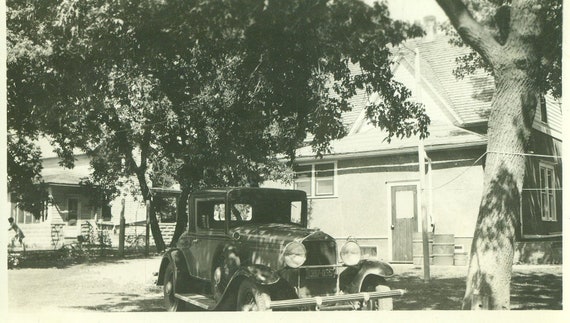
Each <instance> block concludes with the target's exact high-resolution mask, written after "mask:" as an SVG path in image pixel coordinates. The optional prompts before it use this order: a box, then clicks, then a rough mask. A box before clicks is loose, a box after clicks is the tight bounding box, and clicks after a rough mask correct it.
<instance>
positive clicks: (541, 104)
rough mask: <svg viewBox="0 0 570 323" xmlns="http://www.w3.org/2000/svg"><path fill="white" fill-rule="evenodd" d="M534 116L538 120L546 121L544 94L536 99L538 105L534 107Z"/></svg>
mask: <svg viewBox="0 0 570 323" xmlns="http://www.w3.org/2000/svg"><path fill="white" fill-rule="evenodd" d="M536 112H537V113H536V114H537V115H536V116H535V117H536V118H538V120H540V121H542V122H544V123H547V122H548V118H547V112H546V99H545V97H544V95H541V96H540V98H539V100H538V107H537V109H536Z"/></svg>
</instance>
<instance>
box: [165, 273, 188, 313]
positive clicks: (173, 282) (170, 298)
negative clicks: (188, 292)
mask: <svg viewBox="0 0 570 323" xmlns="http://www.w3.org/2000/svg"><path fill="white" fill-rule="evenodd" d="M180 283H181V281H180V280H179V275H178V274H177V273H176V270H175V269H174V265H173V264H172V263H169V264H168V266H167V267H166V271H165V272H164V286H163V292H164V305H165V307H166V310H167V311H169V312H180V311H184V310H185V309H186V307H187V304H186V303H185V302H184V301H183V300H181V299H178V298H176V297H175V296H174V293H175V292H176V291H177V290H178V291H179V292H180V286H181V285H180Z"/></svg>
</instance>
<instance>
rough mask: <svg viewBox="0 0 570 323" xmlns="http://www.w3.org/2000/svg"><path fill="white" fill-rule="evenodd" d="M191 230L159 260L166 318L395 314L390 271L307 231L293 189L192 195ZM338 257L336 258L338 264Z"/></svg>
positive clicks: (302, 199)
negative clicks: (209, 313) (197, 311)
mask: <svg viewBox="0 0 570 323" xmlns="http://www.w3.org/2000/svg"><path fill="white" fill-rule="evenodd" d="M188 214H189V218H188V227H187V231H186V232H184V233H183V234H182V236H181V237H180V239H179V240H178V243H177V245H176V248H172V249H169V250H168V251H167V252H166V253H165V254H164V257H163V259H162V262H161V265H160V270H159V274H158V281H157V282H158V284H159V285H163V290H164V301H165V305H166V308H167V309H168V310H169V311H180V310H184V309H187V308H188V307H191V306H189V304H192V305H194V306H199V307H202V308H204V309H208V310H222V311H227V310H243V311H252V310H253V311H261V310H314V309H317V310H352V309H359V310H378V309H392V297H394V296H400V295H402V294H403V293H404V291H403V290H390V288H389V287H387V286H386V281H385V278H387V277H390V276H391V275H392V274H393V270H392V267H390V265H389V264H387V263H384V262H381V261H373V260H363V259H361V251H360V246H359V245H358V244H357V242H356V241H354V240H352V239H348V240H347V241H346V242H345V243H344V245H343V246H342V247H341V248H340V252H339V251H338V250H337V243H336V241H335V240H334V239H333V238H332V237H331V236H329V235H327V234H326V233H324V232H322V231H320V230H318V229H308V228H307V197H306V194H305V192H303V191H298V190H280V189H269V188H231V189H223V190H207V191H202V192H197V193H195V194H192V195H191V197H190V199H189V201H188ZM339 258H340V259H339Z"/></svg>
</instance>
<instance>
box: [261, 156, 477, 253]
mask: <svg viewBox="0 0 570 323" xmlns="http://www.w3.org/2000/svg"><path fill="white" fill-rule="evenodd" d="M483 152H484V150H483V149H482V148H481V149H471V150H454V151H448V152H443V153H442V152H432V153H428V155H429V157H430V158H432V160H433V169H432V181H433V184H432V187H433V188H434V190H433V195H432V196H433V197H432V198H433V217H434V219H435V230H436V233H447V234H454V235H455V236H456V237H457V238H458V241H460V243H462V244H465V248H467V249H468V248H469V243H470V240H471V237H472V235H473V230H474V227H475V221H476V217H477V210H478V207H479V199H480V196H481V190H482V185H483V169H482V166H481V161H479V162H477V164H476V165H475V166H472V165H473V163H474V162H475V160H476V159H477V158H479V157H480V156H481V154H483ZM337 165H338V169H337V174H338V175H337V188H338V190H337V194H336V196H334V197H329V198H313V199H310V212H311V213H310V216H309V225H310V226H311V227H318V228H320V229H322V230H323V231H325V232H327V233H329V234H331V235H332V236H334V237H336V238H339V239H340V240H342V239H343V238H346V237H347V236H353V237H355V238H357V239H358V240H359V242H360V243H361V244H362V245H366V246H377V247H378V258H381V259H388V260H390V259H391V247H390V243H391V234H392V233H391V228H390V226H391V224H392V222H391V221H392V219H391V213H390V201H389V187H390V185H397V184H409V183H417V182H418V181H419V177H418V171H417V169H418V164H417V155H416V154H409V155H399V156H387V157H386V156H385V157H370V158H360V159H345V160H339V161H338V164H337ZM272 186H275V184H273V185H272ZM420 227H421V226H419V225H418V228H420Z"/></svg>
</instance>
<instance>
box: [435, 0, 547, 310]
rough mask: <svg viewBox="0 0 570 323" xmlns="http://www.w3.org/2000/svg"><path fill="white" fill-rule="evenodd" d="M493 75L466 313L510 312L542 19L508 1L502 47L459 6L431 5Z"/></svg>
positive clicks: (522, 3)
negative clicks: (516, 238) (493, 87)
mask: <svg viewBox="0 0 570 323" xmlns="http://www.w3.org/2000/svg"><path fill="white" fill-rule="evenodd" d="M436 1H437V2H438V4H439V5H440V6H441V8H442V9H443V10H444V11H445V13H446V15H447V16H448V17H449V20H450V22H451V24H452V25H453V26H454V28H455V29H456V30H457V32H458V33H459V35H460V36H461V38H462V39H463V40H464V41H465V43H467V44H468V45H470V46H471V47H472V48H473V49H474V50H475V51H477V52H478V53H479V55H481V57H482V58H483V60H484V61H485V62H486V63H487V64H488V65H489V67H491V68H492V70H493V72H494V75H495V87H496V91H495V94H494V96H493V100H492V102H491V113H490V115H489V121H488V132H487V135H488V143H487V155H486V163H485V178H484V186H483V187H484V188H483V196H482V199H481V205H480V208H479V215H478V218H477V224H476V227H475V233H474V235H473V244H472V245H471V254H470V256H471V258H470V263H469V269H468V273H467V286H466V291H465V297H464V299H463V308H464V309H509V306H510V281H511V272H512V264H513V256H514V243H515V237H516V228H517V222H518V219H519V218H520V198H521V192H522V188H523V181H524V175H525V174H524V172H525V152H526V147H527V143H528V141H529V137H530V134H531V128H532V122H533V119H534V112H535V109H536V104H537V97H538V94H539V93H538V86H537V83H538V79H539V69H540V64H541V62H540V59H541V57H540V54H539V53H540V49H539V48H537V47H538V45H537V44H539V42H538V41H537V40H538V39H539V38H540V37H542V26H543V23H544V20H543V19H544V15H543V11H542V7H541V2H540V1H538V0H513V1H512V2H511V5H510V7H509V8H508V14H509V17H508V18H509V19H508V24H505V25H501V26H500V28H502V29H501V30H500V34H501V37H502V39H501V40H500V42H499V41H498V40H497V39H496V37H495V36H493V34H491V33H490V32H489V30H488V29H487V28H486V27H484V26H482V25H481V24H479V23H478V22H477V21H475V19H473V16H472V15H471V13H470V12H469V10H468V9H467V7H466V6H465V4H464V3H463V1H461V0H436Z"/></svg>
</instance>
